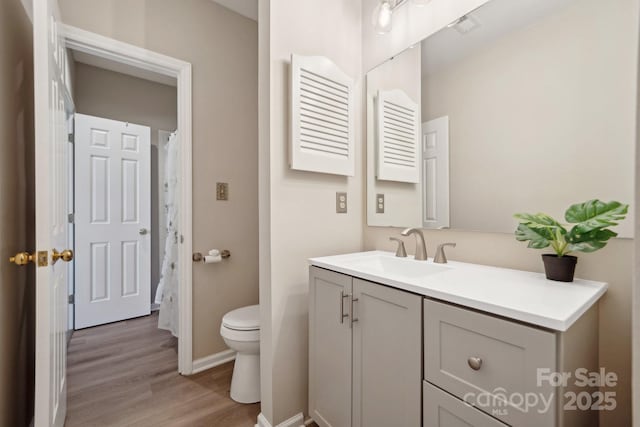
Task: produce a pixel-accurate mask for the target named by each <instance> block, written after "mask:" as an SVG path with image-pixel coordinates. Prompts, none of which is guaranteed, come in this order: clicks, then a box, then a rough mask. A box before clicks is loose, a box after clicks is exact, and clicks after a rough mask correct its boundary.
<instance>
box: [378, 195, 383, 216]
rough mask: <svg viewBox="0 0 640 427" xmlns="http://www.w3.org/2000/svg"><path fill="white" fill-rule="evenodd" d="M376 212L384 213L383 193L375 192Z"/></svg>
mask: <svg viewBox="0 0 640 427" xmlns="http://www.w3.org/2000/svg"><path fill="white" fill-rule="evenodd" d="M376 213H379V214H383V213H384V194H376Z"/></svg>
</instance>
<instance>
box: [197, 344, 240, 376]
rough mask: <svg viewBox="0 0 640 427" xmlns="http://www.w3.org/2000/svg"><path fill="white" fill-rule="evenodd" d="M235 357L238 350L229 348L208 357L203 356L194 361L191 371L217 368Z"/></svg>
mask: <svg viewBox="0 0 640 427" xmlns="http://www.w3.org/2000/svg"><path fill="white" fill-rule="evenodd" d="M235 358H236V352H235V351H233V350H231V349H227V350H224V351H221V352H219V353H215V354H211V355H209V356H206V357H201V358H200V359H196V360H194V361H193V369H192V370H191V373H192V374H197V373H198V372H202V371H206V370H207V369H211V368H215V367H216V366H220V365H222V364H224V363H227V362H231V361H232V360H235Z"/></svg>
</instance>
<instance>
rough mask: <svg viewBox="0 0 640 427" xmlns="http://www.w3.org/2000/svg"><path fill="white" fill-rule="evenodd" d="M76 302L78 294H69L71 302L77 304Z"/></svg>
mask: <svg viewBox="0 0 640 427" xmlns="http://www.w3.org/2000/svg"><path fill="white" fill-rule="evenodd" d="M75 303H76V296H75V295H69V304H75Z"/></svg>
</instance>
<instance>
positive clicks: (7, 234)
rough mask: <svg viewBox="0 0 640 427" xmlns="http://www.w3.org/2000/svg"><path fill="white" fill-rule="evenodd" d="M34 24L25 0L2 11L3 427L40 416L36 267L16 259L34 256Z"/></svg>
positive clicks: (7, 0)
mask: <svg viewBox="0 0 640 427" xmlns="http://www.w3.org/2000/svg"><path fill="white" fill-rule="evenodd" d="M32 43H33V39H32V26H31V22H30V21H29V18H28V16H27V15H26V13H25V11H24V9H23V7H22V5H21V3H20V1H19V0H2V7H0V201H1V202H0V289H1V291H2V292H1V295H2V297H1V298H0V349H1V351H0V425H2V426H25V425H28V424H29V422H30V421H31V417H32V415H33V385H34V354H35V351H34V322H35V314H34V305H35V300H34V284H35V270H34V268H35V267H33V265H30V266H28V267H18V266H15V265H9V263H8V262H7V260H8V258H9V256H11V255H13V254H15V253H16V252H18V251H25V250H29V251H32V250H34V249H35V248H34V244H35V235H34V229H33V224H34V223H35V211H34V206H35V199H34V196H33V194H34V181H35V177H34V157H33V147H34V131H33V49H32Z"/></svg>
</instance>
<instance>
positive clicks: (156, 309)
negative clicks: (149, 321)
mask: <svg viewBox="0 0 640 427" xmlns="http://www.w3.org/2000/svg"><path fill="white" fill-rule="evenodd" d="M158 310H160V304H156V303H155V302H154V303H153V304H151V311H158Z"/></svg>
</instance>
